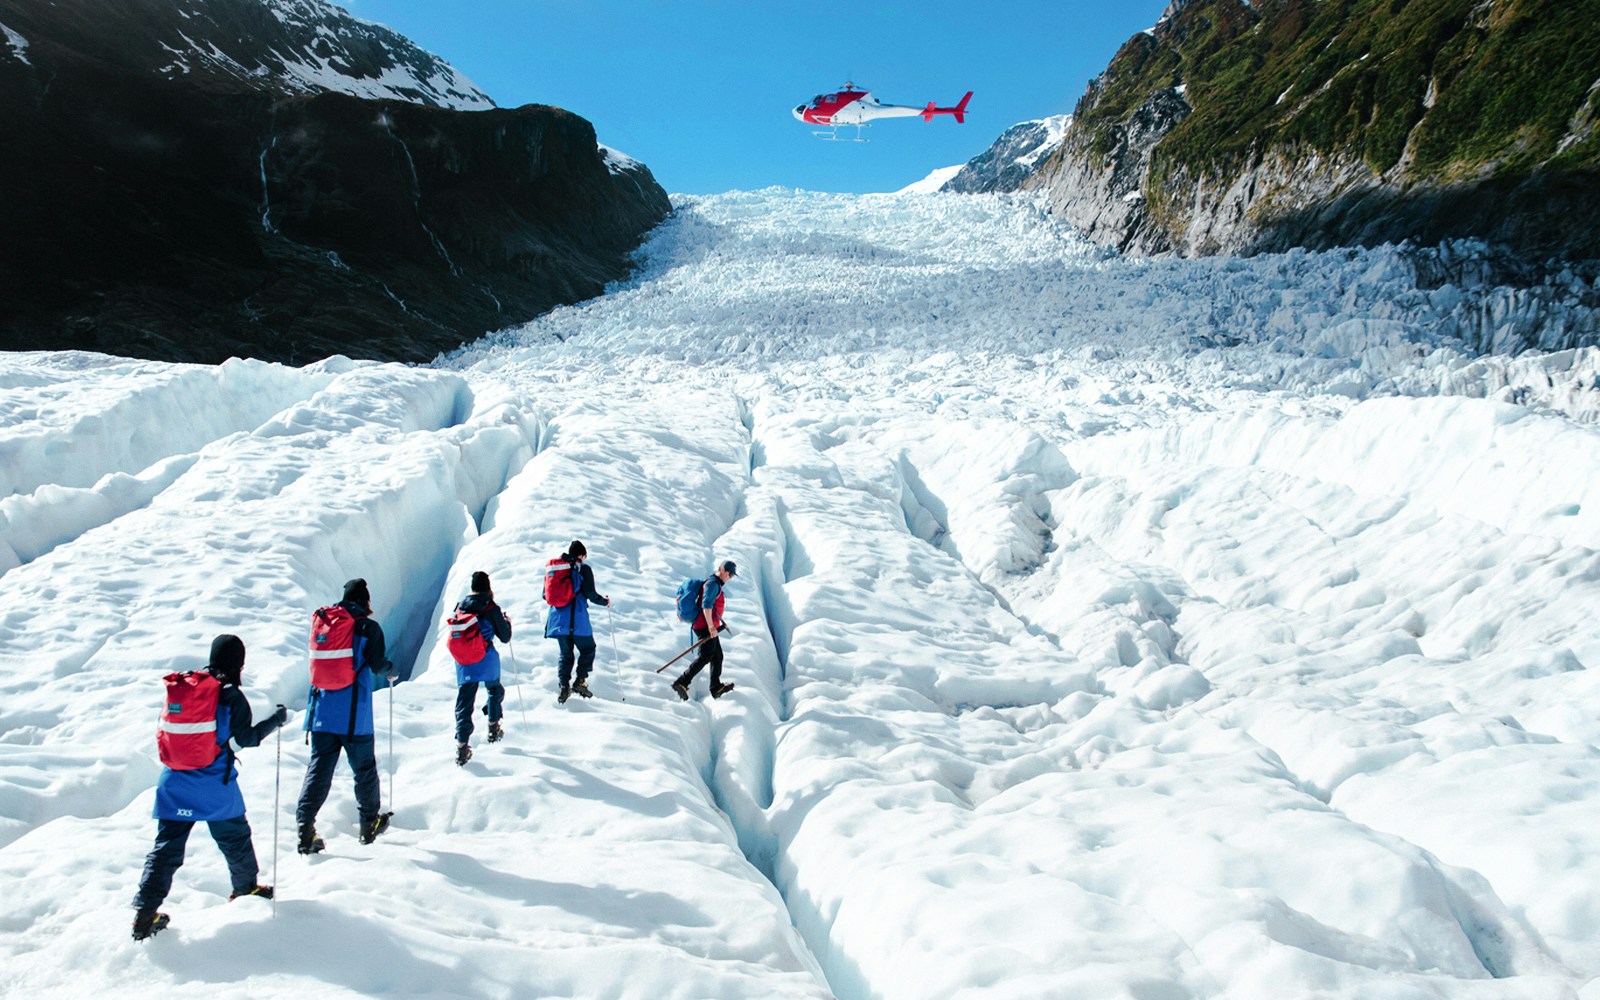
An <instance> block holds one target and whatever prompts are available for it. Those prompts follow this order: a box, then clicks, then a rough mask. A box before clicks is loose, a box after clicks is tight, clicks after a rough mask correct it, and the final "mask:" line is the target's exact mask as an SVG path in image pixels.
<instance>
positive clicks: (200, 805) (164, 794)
mask: <svg viewBox="0 0 1600 1000" xmlns="http://www.w3.org/2000/svg"><path fill="white" fill-rule="evenodd" d="M231 715H232V713H231V712H229V711H228V707H227V706H226V705H218V706H217V745H218V746H225V745H226V744H227V742H228V739H229V737H230V736H231V735H232V729H231V728H230V727H229V724H228V721H229V717H230V716H231ZM151 814H152V815H153V816H154V817H155V818H156V819H175V820H183V821H185V822H193V823H201V822H208V821H210V820H216V819H233V818H234V817H235V816H243V815H244V794H243V793H242V792H240V791H239V769H238V768H236V767H235V766H234V763H233V754H232V753H229V752H228V751H226V750H224V751H223V752H222V756H220V757H218V758H217V759H216V760H214V761H212V762H211V763H209V764H207V765H206V766H205V767H202V768H198V769H196V770H193V771H174V770H173V769H172V768H170V767H163V768H162V769H161V777H160V778H159V779H157V781H156V804H155V808H154V809H153V810H151Z"/></svg>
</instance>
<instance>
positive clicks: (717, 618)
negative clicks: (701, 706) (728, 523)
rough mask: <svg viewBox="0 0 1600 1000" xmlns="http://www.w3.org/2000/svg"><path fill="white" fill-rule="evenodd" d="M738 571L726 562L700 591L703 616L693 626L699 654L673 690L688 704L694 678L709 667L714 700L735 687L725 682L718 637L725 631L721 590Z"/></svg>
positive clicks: (731, 562) (691, 626)
mask: <svg viewBox="0 0 1600 1000" xmlns="http://www.w3.org/2000/svg"><path fill="white" fill-rule="evenodd" d="M738 570H739V567H738V566H736V565H735V564H734V561H733V560H732V559H725V560H723V562H722V565H720V566H718V567H717V571H716V572H715V573H713V574H711V575H710V576H708V577H706V582H705V584H704V585H703V586H702V587H701V588H700V613H699V614H698V615H696V616H695V619H694V621H693V622H692V623H691V624H690V628H692V629H694V637H695V641H696V642H697V643H698V644H699V648H700V651H699V652H698V653H696V654H695V658H694V660H693V662H691V663H690V664H689V668H688V669H687V670H685V671H684V672H683V674H682V675H680V676H679V677H678V679H677V680H675V681H673V682H672V690H674V691H676V692H677V693H678V697H679V698H682V699H683V700H684V701H688V700H689V685H690V683H692V682H693V681H694V675H695V674H698V673H699V672H700V670H701V669H702V668H703V667H705V666H707V665H708V664H709V665H710V667H711V697H713V698H721V697H722V696H723V695H725V694H727V693H728V692H729V691H732V690H733V685H732V684H724V683H723V682H722V640H721V639H719V638H717V635H718V633H720V632H721V631H722V628H723V625H722V588H724V587H726V586H727V585H728V581H729V580H732V579H733V578H734V577H735V576H738V575H739V573H738Z"/></svg>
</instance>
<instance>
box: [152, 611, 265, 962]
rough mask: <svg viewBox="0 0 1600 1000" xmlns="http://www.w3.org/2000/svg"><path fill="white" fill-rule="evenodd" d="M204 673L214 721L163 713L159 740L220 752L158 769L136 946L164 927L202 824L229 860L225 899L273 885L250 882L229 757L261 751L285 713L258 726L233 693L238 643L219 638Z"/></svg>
mask: <svg viewBox="0 0 1600 1000" xmlns="http://www.w3.org/2000/svg"><path fill="white" fill-rule="evenodd" d="M206 673H208V674H210V675H211V677H213V678H215V679H216V682H217V684H219V685H220V689H219V690H218V691H217V709H216V715H215V716H214V717H213V720H212V721H209V722H199V723H194V722H187V723H177V722H170V721H168V716H167V714H166V713H163V715H162V722H161V728H162V731H163V734H164V735H163V739H167V738H169V736H168V734H172V735H176V737H177V739H178V740H186V741H188V744H189V746H191V747H193V746H196V745H197V740H196V738H197V737H198V738H199V743H198V745H202V746H205V747H209V748H210V749H208V750H206V755H207V756H209V755H210V754H211V753H216V752H217V750H218V749H219V748H220V750H221V752H220V753H217V756H216V759H215V760H213V761H212V762H211V763H210V764H207V765H205V766H204V767H197V768H194V769H192V770H174V769H173V768H171V767H166V766H163V767H162V769H161V777H160V778H159V779H158V780H157V782H156V804H155V810H154V813H155V818H156V821H157V825H156V844H155V848H154V849H153V850H151V852H150V854H149V856H148V857H146V858H145V861H144V874H143V875H142V876H141V877H140V879H139V891H138V892H137V893H135V894H134V897H133V905H134V908H135V910H136V912H135V914H134V918H133V937H134V940H136V941H140V940H143V939H145V938H147V937H150V936H151V935H152V934H155V933H157V932H159V931H160V930H161V929H162V928H163V927H166V926H167V924H168V919H167V915H166V914H165V913H159V912H157V911H158V909H159V907H160V906H161V903H162V901H163V900H165V899H166V898H167V893H168V892H169V891H171V889H172V876H173V875H174V874H175V873H176V872H177V870H178V868H179V867H180V866H182V864H183V855H184V848H185V846H186V845H187V844H188V842H189V833H190V832H191V831H192V830H193V829H194V825H195V824H196V823H202V822H203V823H205V824H206V826H207V827H209V828H210V830H211V839H212V840H215V841H216V842H217V847H219V848H221V850H222V856H223V857H224V858H226V859H227V861H228V875H229V877H230V879H231V880H232V882H233V894H232V895H231V896H229V897H228V898H229V899H237V898H239V897H240V896H265V897H266V898H268V899H271V898H272V886H270V885H261V884H259V883H257V881H256V877H257V876H258V875H259V874H260V868H259V867H258V866H257V864H256V850H255V845H254V844H252V843H251V840H250V822H249V820H247V819H245V815H244V812H245V810H244V796H243V795H242V794H240V792H239V780H238V779H239V770H238V768H237V767H236V766H235V764H234V751H236V750H243V749H245V748H246V747H254V746H259V745H260V744H261V741H262V740H264V739H266V738H267V736H269V735H271V733H272V732H273V731H274V730H276V729H277V728H278V727H279V726H281V725H283V723H284V720H285V719H287V718H288V717H289V710H288V709H286V708H284V707H283V706H282V705H279V706H278V708H277V711H275V712H273V713H272V714H271V715H270V716H268V717H267V718H266V719H265V720H263V721H262V722H261V723H260V724H255V723H254V720H253V718H252V716H251V713H250V701H249V699H247V698H245V696H244V692H242V691H240V690H239V682H240V680H241V679H242V678H243V674H244V643H243V642H242V641H241V640H240V639H239V637H238V636H235V635H219V636H217V637H216V639H214V640H213V641H212V643H211V659H210V662H209V663H208V664H207V666H206ZM213 733H214V734H215V735H214V736H213ZM202 759H204V758H202Z"/></svg>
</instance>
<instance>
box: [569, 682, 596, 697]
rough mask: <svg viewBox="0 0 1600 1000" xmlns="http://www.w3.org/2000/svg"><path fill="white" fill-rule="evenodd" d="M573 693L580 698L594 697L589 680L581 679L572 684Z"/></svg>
mask: <svg viewBox="0 0 1600 1000" xmlns="http://www.w3.org/2000/svg"><path fill="white" fill-rule="evenodd" d="M572 693H573V694H575V695H577V696H578V697H580V698H593V697H594V692H593V691H590V690H589V682H588V681H579V682H578V683H576V684H574V685H572Z"/></svg>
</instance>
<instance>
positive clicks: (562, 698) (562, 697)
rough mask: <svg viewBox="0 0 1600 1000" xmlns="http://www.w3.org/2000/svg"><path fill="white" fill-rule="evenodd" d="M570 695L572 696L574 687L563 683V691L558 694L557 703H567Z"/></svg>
mask: <svg viewBox="0 0 1600 1000" xmlns="http://www.w3.org/2000/svg"><path fill="white" fill-rule="evenodd" d="M570 697H572V689H571V688H570V687H567V686H566V685H565V684H563V685H561V693H560V694H558V695H556V704H557V705H565V704H566V703H567V699H568V698H570Z"/></svg>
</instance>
